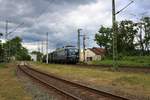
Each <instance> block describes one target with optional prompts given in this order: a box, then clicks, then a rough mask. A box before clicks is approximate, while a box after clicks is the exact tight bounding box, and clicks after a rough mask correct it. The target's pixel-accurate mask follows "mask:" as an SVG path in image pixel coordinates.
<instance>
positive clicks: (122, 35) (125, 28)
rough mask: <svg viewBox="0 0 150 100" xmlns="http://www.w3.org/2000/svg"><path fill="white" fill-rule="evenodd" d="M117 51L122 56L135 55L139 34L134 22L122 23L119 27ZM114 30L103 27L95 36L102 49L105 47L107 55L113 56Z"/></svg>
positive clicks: (126, 21)
mask: <svg viewBox="0 0 150 100" xmlns="http://www.w3.org/2000/svg"><path fill="white" fill-rule="evenodd" d="M117 32H118V35H117V50H118V53H119V54H120V55H133V54H134V51H135V43H134V39H135V36H136V33H137V30H136V29H135V24H134V22H132V21H129V20H125V21H121V22H120V23H119V24H118V25H117ZM112 35H113V33H112V29H111V28H108V27H104V26H101V28H100V29H99V31H98V33H96V35H95V41H96V42H97V44H98V45H99V46H100V47H104V48H105V49H106V51H107V55H110V56H111V55H112V46H113V41H112V40H113V39H112Z"/></svg>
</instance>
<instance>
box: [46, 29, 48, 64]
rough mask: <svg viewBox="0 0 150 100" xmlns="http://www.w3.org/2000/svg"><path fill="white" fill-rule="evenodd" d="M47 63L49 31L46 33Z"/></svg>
mask: <svg viewBox="0 0 150 100" xmlns="http://www.w3.org/2000/svg"><path fill="white" fill-rule="evenodd" d="M46 36H47V37H46V38H47V39H46V63H47V64H48V32H47V33H46Z"/></svg>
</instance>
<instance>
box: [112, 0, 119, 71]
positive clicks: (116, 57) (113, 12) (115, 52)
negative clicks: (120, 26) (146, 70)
mask: <svg viewBox="0 0 150 100" xmlns="http://www.w3.org/2000/svg"><path fill="white" fill-rule="evenodd" d="M112 28H113V68H115V69H116V68H118V63H117V60H118V52H117V23H116V11H115V0H112Z"/></svg>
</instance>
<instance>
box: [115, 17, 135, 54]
mask: <svg viewBox="0 0 150 100" xmlns="http://www.w3.org/2000/svg"><path fill="white" fill-rule="evenodd" d="M134 27H135V24H134V23H133V22H132V21H130V20H125V21H121V22H120V24H119V25H118V38H117V39H118V52H119V53H124V54H126V55H132V54H133V53H134V51H135V44H134V39H135V36H136V33H137V30H136V29H135V28H134Z"/></svg>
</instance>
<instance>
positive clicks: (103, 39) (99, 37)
mask: <svg viewBox="0 0 150 100" xmlns="http://www.w3.org/2000/svg"><path fill="white" fill-rule="evenodd" d="M95 41H96V43H97V44H98V45H99V46H100V47H104V48H105V49H106V54H107V55H109V54H110V53H111V51H110V50H111V47H112V29H111V28H108V27H104V26H101V28H100V29H99V31H98V33H96V35H95Z"/></svg>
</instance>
